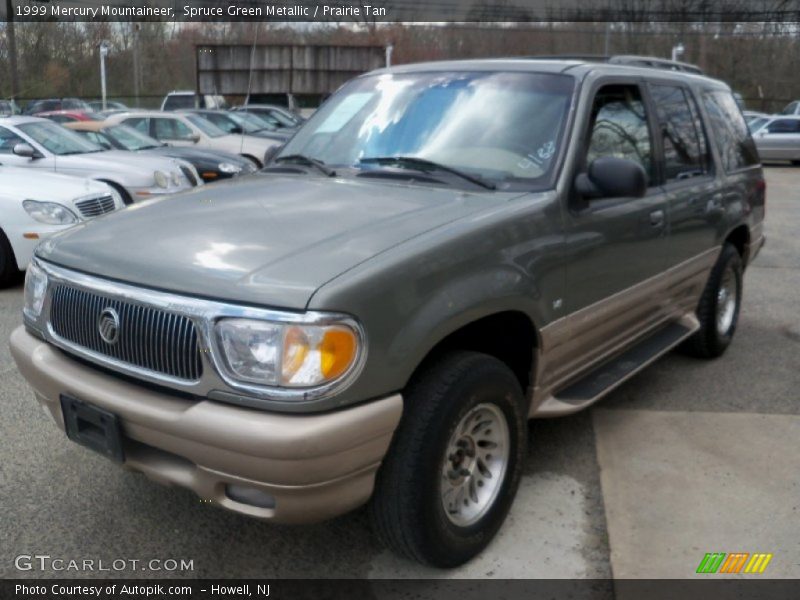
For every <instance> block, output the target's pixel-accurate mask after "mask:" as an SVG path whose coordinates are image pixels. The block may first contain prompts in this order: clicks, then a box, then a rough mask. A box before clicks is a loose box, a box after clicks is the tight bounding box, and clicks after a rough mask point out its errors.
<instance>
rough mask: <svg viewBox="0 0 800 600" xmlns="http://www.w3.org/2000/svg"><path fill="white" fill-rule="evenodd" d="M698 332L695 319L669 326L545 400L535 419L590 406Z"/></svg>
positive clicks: (684, 320)
mask: <svg viewBox="0 0 800 600" xmlns="http://www.w3.org/2000/svg"><path fill="white" fill-rule="evenodd" d="M698 329H700V323H699V322H698V321H697V317H695V316H694V315H686V316H685V317H683V318H682V319H681V320H680V321H676V322H674V323H670V324H669V325H667V326H666V327H662V328H661V329H659V330H657V331H656V332H655V333H653V334H651V335H649V336H648V337H646V338H644V339H643V340H641V341H640V342H639V343H637V344H636V345H635V346H633V347H632V348H629V349H628V350H625V351H624V352H623V353H622V354H620V355H619V356H617V357H615V358H613V359H611V360H610V361H608V362H605V363H603V364H601V365H600V366H599V367H597V368H596V369H594V370H593V371H591V372H589V373H588V374H587V375H584V376H583V377H582V378H581V379H579V380H578V381H575V382H574V383H571V384H569V385H568V386H567V387H565V388H562V389H561V390H559V391H558V392H557V393H555V394H554V395H552V396H550V397H549V398H547V399H546V400H545V401H544V402H543V403H542V405H541V406H540V407H539V408H538V409H537V411H536V413H535V414H534V416H535V417H560V416H563V415H569V414H572V413H574V412H578V411H579V410H583V409H584V408H586V407H587V406H591V405H592V404H594V403H595V402H597V401H598V400H600V398H602V397H603V396H605V395H606V394H608V393H609V392H610V391H611V390H613V389H614V388H616V387H617V386H619V385H620V384H622V383H623V382H624V381H626V380H628V379H629V378H631V377H633V376H634V375H635V374H636V373H638V372H639V371H641V370H642V369H644V368H645V367H646V366H648V365H649V364H650V363H652V362H653V361H655V360H656V359H658V358H660V357H661V356H663V355H664V354H666V353H667V352H669V351H670V350H672V349H673V348H674V347H675V346H677V345H678V344H680V343H681V342H682V341H683V340H685V339H686V338H688V337H689V336H691V335H692V334H693V333H694V332H695V331H697V330H698Z"/></svg>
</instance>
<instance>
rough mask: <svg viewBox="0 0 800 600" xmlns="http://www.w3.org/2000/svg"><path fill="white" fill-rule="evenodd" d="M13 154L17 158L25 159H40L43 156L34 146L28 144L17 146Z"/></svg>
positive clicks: (23, 143)
mask: <svg viewBox="0 0 800 600" xmlns="http://www.w3.org/2000/svg"><path fill="white" fill-rule="evenodd" d="M12 152H14V154H16V155H17V156H22V157H25V158H39V157H40V156H41V155H40V154H39V153H38V152H37V151H36V150H35V149H34V147H33V146H31V145H30V144H26V143H25V142H20V143H19V144H15V145H14V148H13V150H12Z"/></svg>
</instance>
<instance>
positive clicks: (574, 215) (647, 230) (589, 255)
mask: <svg viewBox="0 0 800 600" xmlns="http://www.w3.org/2000/svg"><path fill="white" fill-rule="evenodd" d="M645 98H646V96H645V94H644V92H643V90H642V86H641V85H640V83H639V82H636V81H624V80H623V81H617V80H615V81H613V82H608V83H605V84H604V83H602V81H601V82H598V83H597V84H596V85H595V87H594V92H593V96H592V99H591V101H590V107H591V108H590V117H589V119H588V123H585V124H584V129H583V132H582V134H581V140H582V145H581V148H580V157H579V160H578V168H577V169H576V172H575V174H574V175H576V174H577V173H580V172H585V171H586V169H587V167H588V165H589V164H591V162H592V161H593V160H595V159H597V158H600V157H607V156H613V157H617V158H624V159H628V160H631V161H634V162H637V163H639V164H641V166H642V167H643V168H644V170H645V172H646V174H647V179H648V189H647V192H646V194H645V196H644V197H642V198H634V197H619V198H596V199H588V198H582V197H580V195H579V194H578V193H577V192H576V191H575V190H574V189H573V191H572V193H571V194H570V197H569V199H568V206H566V207H565V208H564V224H565V230H566V291H565V295H564V305H565V309H566V310H565V313H566V314H567V317H566V319H567V321H568V323H567V327H568V330H569V342H568V343H567V344H565V345H564V347H563V348H562V349H561V351H562V352H563V356H562V357H561V360H558V361H554V362H555V366H554V368H555V369H556V370H557V371H558V372H557V373H554V378H555V379H556V380H557V379H558V375H559V373H561V374H565V375H566V374H568V373H575V372H576V371H578V370H581V369H584V368H588V367H589V366H591V365H593V364H595V363H598V362H600V361H602V360H603V359H604V358H607V357H608V356H610V355H611V354H613V353H614V352H616V351H617V350H619V349H620V348H621V347H622V346H623V345H625V344H626V343H628V342H630V341H631V340H632V339H633V338H635V337H636V336H638V335H640V334H642V333H643V332H645V331H646V330H647V329H648V328H651V327H653V326H654V324H657V323H658V322H659V321H662V320H663V319H664V315H665V313H666V302H665V294H664V293H663V292H662V290H661V289H660V286H661V285H662V284H663V272H664V269H665V268H666V265H667V263H668V260H667V254H666V253H667V252H668V250H669V246H668V238H667V235H668V213H667V198H666V195H665V193H664V190H663V189H662V188H661V186H660V185H659V183H660V182H659V177H660V168H659V167H658V155H657V145H656V144H655V142H654V136H653V131H654V123H655V120H654V118H653V115H652V114H651V110H650V108H649V106H648V105H647V102H646V100H645ZM573 180H574V179H573Z"/></svg>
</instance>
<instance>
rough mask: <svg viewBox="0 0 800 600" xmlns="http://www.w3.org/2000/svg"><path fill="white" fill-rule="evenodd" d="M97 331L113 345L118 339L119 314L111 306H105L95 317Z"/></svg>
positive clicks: (106, 341) (105, 340)
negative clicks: (96, 317) (97, 316)
mask: <svg viewBox="0 0 800 600" xmlns="http://www.w3.org/2000/svg"><path fill="white" fill-rule="evenodd" d="M97 331H98V332H99V333H100V338H101V339H102V340H103V341H104V342H105V343H106V344H110V345H112V346H113V345H114V344H116V343H117V341H118V340H119V315H118V314H117V311H115V310H114V309H113V308H105V309H103V312H101V313H100V317H99V318H98V319H97Z"/></svg>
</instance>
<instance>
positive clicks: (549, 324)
mask: <svg viewBox="0 0 800 600" xmlns="http://www.w3.org/2000/svg"><path fill="white" fill-rule="evenodd" d="M764 209H765V184H764V179H763V174H762V170H761V167H760V165H759V160H758V155H757V153H756V151H755V148H754V145H753V142H752V139H751V138H750V135H749V132H748V129H747V126H746V125H745V121H744V118H743V117H742V114H741V112H740V111H739V109H738V107H737V106H736V102H735V100H734V98H733V96H732V94H731V90H730V89H729V87H728V86H727V85H725V84H723V83H721V82H719V81H715V80H713V79H710V78H707V77H705V76H702V75H697V74H691V73H685V72H677V71H670V70H669V69H663V68H661V69H659V68H652V67H641V66H631V65H625V64H614V63H609V62H606V63H596V62H594V63H593V62H587V61H581V60H566V59H565V60H543V59H513V60H476V61H458V62H440V63H430V64H417V65H406V66H399V67H394V68H390V69H386V70H379V71H375V72H372V73H369V74H366V75H363V76H360V77H357V78H356V79H354V80H352V81H351V82H349V83H348V84H346V85H345V86H344V87H343V88H342V89H341V90H340V91H339V92H337V93H336V94H335V95H334V96H333V97H332V98H331V99H330V100H329V101H328V102H326V103H325V105H324V106H323V107H322V108H320V109H319V111H318V112H316V113H315V114H314V115H313V117H311V119H310V120H309V121H308V122H307V123H306V124H305V125H304V126H303V127H302V128H301V129H300V130H299V132H298V133H297V134H296V135H295V136H294V137H293V138H292V139H291V140H290V141H289V142H288V143H287V144H286V145H285V147H284V148H283V149H282V150H281V151H280V152H278V153H277V155H276V156H275V157H274V158H273V159H272V161H271V162H270V164H269V165H268V166H267V167H266V168H265V169H264V170H263V171H261V172H260V173H258V174H256V175H254V176H253V177H248V178H243V179H241V180H238V181H233V182H230V183H224V184H221V186H219V187H213V188H211V187H209V188H203V189H196V190H192V191H189V192H187V193H184V194H181V195H178V196H177V197H173V198H171V199H169V201H155V202H152V203H149V204H147V205H143V206H141V207H137V209H136V210H130V211H124V212H121V213H119V214H117V215H111V216H109V217H108V218H104V219H101V220H99V221H97V222H86V223H83V224H81V225H79V226H77V227H75V228H73V229H71V230H69V231H68V232H66V233H63V234H61V235H58V236H57V237H55V238H52V239H50V240H48V241H46V242H44V243H43V244H41V245H40V246H39V247H38V249H37V251H36V258H35V260H34V261H33V263H32V264H31V267H30V268H29V270H28V273H27V279H26V284H25V304H24V326H23V327H20V328H18V329H17V330H16V331H14V333H13V334H12V337H11V349H12V352H13V355H14V358H15V359H16V362H17V364H18V366H19V369H20V371H21V372H22V373H23V374H24V376H25V377H26V378H27V380H28V381H29V382H30V384H31V385H32V387H33V389H34V391H35V394H36V398H37V399H38V401H39V402H40V403H41V404H42V405H43V406H44V407H45V408H46V410H47V412H48V413H49V414H50V415H51V416H52V418H53V419H54V421H55V422H56V423H57V424H58V426H59V427H61V428H62V429H64V430H65V431H66V433H67V435H68V436H69V437H70V438H71V439H72V440H74V441H76V442H79V443H81V444H83V445H85V446H88V447H90V448H93V449H94V450H96V451H99V452H101V453H103V454H104V455H106V456H107V457H108V458H111V459H113V460H116V461H119V462H120V463H122V464H124V465H125V466H126V467H128V468H130V469H134V470H137V471H141V472H143V473H144V474H146V475H147V476H149V477H151V478H152V479H154V480H157V481H160V482H164V483H169V484H175V485H179V486H183V487H186V488H189V489H191V490H194V491H195V492H196V493H197V494H199V495H200V496H201V497H203V498H205V499H207V500H210V501H211V502H212V503H215V504H217V505H219V506H222V507H225V508H228V509H231V510H234V511H237V512H239V513H244V514H247V515H251V516H253V517H259V518H263V519H271V520H275V521H281V522H290V523H301V522H310V521H317V520H321V519H326V518H329V517H333V516H335V515H339V514H341V513H344V512H346V511H350V510H352V509H354V508H356V507H358V506H360V505H363V504H368V505H369V513H370V515H371V520H372V523H373V525H374V529H375V531H376V533H377V535H378V536H379V537H380V538H381V540H383V542H384V543H385V544H387V545H388V546H389V547H390V548H392V549H394V550H395V551H397V552H399V553H401V554H402V555H405V556H407V557H410V558H413V559H416V560H419V561H421V562H423V563H427V564H431V565H436V566H439V567H452V566H455V565H458V564H460V563H463V562H465V561H467V560H468V559H470V558H471V557H473V556H474V555H475V554H477V553H478V552H479V551H481V549H483V548H484V547H485V546H486V544H487V543H488V542H489V541H490V540H491V539H492V536H494V534H495V533H496V531H497V530H498V528H499V527H500V525H501V524H502V522H503V519H504V518H505V516H506V514H507V513H508V510H509V507H510V506H511V503H512V500H513V498H514V494H515V491H516V489H517V486H518V483H519V480H520V473H521V472H522V463H523V461H524V459H525V456H526V450H527V440H526V437H527V426H526V421H527V419H529V418H531V417H552V416H560V415H567V414H570V413H573V412H575V411H578V410H580V409H583V408H585V407H587V406H590V405H591V404H592V403H594V402H595V401H597V400H598V399H599V398H601V397H602V396H603V395H604V394H606V393H608V392H609V391H610V390H612V389H614V388H615V387H616V386H617V385H619V384H620V383H621V382H622V381H624V380H625V379H627V378H629V377H631V376H632V375H633V374H634V373H636V372H637V371H639V370H640V369H642V368H644V367H645V366H646V365H647V364H649V363H650V362H652V361H653V360H655V359H656V358H658V357H659V356H661V355H663V354H664V353H666V352H667V351H669V350H670V349H672V348H675V347H677V346H681V348H683V349H684V350H685V351H687V352H690V353H692V354H694V355H696V356H699V357H704V358H713V357H717V356H719V355H721V354H722V353H723V352H724V351H725V349H726V347H727V346H728V345H729V344H730V342H731V339H732V337H733V335H734V331H735V330H736V324H737V318H738V316H739V308H740V303H741V299H742V273H743V270H744V269H745V267H746V266H747V265H748V264H749V263H750V262H751V261H752V260H753V257H754V256H755V255H756V253H757V252H758V250H759V249H760V247H761V245H762V244H763V242H764V236H763V231H762V229H763V228H762V221H763V218H764ZM108 240H114V250H113V251H109V247H108Z"/></svg>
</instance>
